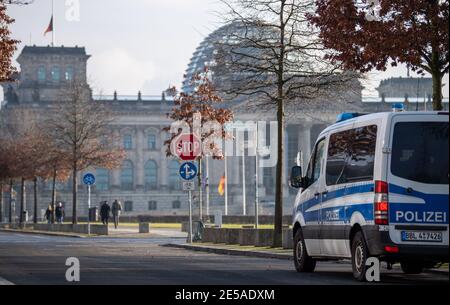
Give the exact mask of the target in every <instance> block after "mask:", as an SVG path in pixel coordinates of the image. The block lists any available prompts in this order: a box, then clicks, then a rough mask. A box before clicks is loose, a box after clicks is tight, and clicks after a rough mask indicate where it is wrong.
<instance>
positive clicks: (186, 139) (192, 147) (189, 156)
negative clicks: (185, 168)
mask: <svg viewBox="0 0 450 305" xmlns="http://www.w3.org/2000/svg"><path fill="white" fill-rule="evenodd" d="M201 153H202V143H201V142H200V140H199V139H198V137H197V136H195V135H194V134H181V135H179V136H178V137H177V138H175V139H174V140H173V142H172V154H173V155H175V156H177V157H178V158H180V159H181V160H183V161H193V160H195V159H197V157H199V156H200V155H201Z"/></svg>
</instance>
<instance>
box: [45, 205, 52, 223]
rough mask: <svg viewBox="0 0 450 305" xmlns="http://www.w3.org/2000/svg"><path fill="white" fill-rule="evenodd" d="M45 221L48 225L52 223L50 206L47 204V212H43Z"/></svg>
mask: <svg viewBox="0 0 450 305" xmlns="http://www.w3.org/2000/svg"><path fill="white" fill-rule="evenodd" d="M45 219H46V220H47V223H48V224H51V223H52V205H51V204H49V205H48V208H47V210H46V211H45Z"/></svg>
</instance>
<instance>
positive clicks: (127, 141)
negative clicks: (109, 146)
mask: <svg viewBox="0 0 450 305" xmlns="http://www.w3.org/2000/svg"><path fill="white" fill-rule="evenodd" d="M123 148H124V149H125V150H132V149H133V137H132V136H131V135H129V134H127V135H124V136H123Z"/></svg>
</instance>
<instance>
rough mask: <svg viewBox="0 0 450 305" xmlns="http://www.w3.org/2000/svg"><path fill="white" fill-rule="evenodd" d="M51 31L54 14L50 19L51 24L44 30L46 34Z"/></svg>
mask: <svg viewBox="0 0 450 305" xmlns="http://www.w3.org/2000/svg"><path fill="white" fill-rule="evenodd" d="M50 32H53V15H52V18H51V19H50V24H49V25H48V28H47V29H46V30H45V32H44V36H45V35H47V33H50Z"/></svg>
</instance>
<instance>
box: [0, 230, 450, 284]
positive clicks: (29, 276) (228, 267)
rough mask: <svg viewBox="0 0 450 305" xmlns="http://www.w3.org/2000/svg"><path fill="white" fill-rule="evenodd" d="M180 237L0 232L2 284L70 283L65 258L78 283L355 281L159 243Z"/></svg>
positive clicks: (400, 279)
mask: <svg viewBox="0 0 450 305" xmlns="http://www.w3.org/2000/svg"><path fill="white" fill-rule="evenodd" d="M169 242H170V243H174V242H179V243H183V242H184V239H183V238H149V239H132V238H129V239H123V238H120V239H119V238H91V239H80V238H68V237H53V236H40V235H30V234H18V233H3V232H0V282H1V281H2V278H3V281H4V280H6V281H9V282H12V283H14V284H16V285H21V284H22V285H23V284H25V285H27V284H38V285H42V284H52V285H53V284H71V283H68V282H67V281H66V279H65V273H66V268H68V267H66V265H65V263H66V259H67V258H69V257H76V258H78V259H79V261H80V265H81V266H80V267H81V268H80V270H81V278H80V280H81V281H80V283H79V284H86V285H88V284H108V285H109V284H125V285H128V284H134V285H140V284H145V285H149V284H162V285H165V284H167V285H173V284H176V285H285V284H286V285H296V284H298V285H305V284H306V285H308V284H314V285H317V284H318V285H327V284H338V285H348V284H358V283H357V282H355V281H354V280H353V278H352V274H351V267H350V265H349V264H342V263H332V262H323V263H319V264H318V268H317V271H316V272H315V273H313V274H298V273H296V272H295V271H294V269H293V266H292V262H291V261H286V260H278V259H262V258H252V257H237V256H227V255H217V254H209V253H201V252H192V251H188V250H183V249H174V248H168V247H162V246H160V245H161V244H165V243H169ZM448 281H449V278H448V273H446V274H436V273H425V274H422V275H416V276H405V275H403V274H402V273H401V272H400V271H399V270H394V271H384V272H383V274H382V282H383V283H393V284H437V283H444V284H448Z"/></svg>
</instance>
